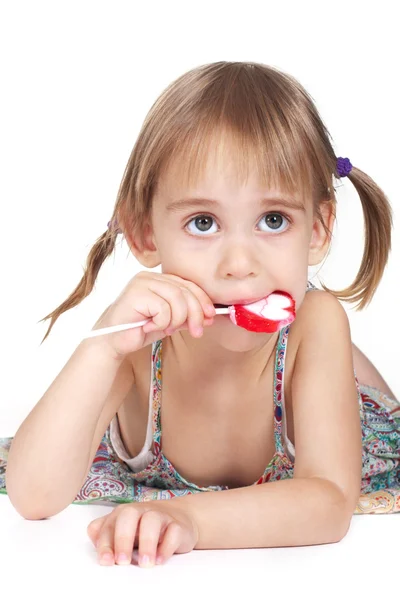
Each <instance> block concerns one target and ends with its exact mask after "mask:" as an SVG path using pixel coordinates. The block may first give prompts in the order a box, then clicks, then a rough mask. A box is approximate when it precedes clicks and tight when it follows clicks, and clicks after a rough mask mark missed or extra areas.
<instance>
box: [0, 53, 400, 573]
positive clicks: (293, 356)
mask: <svg viewBox="0 0 400 600" xmlns="http://www.w3.org/2000/svg"><path fill="white" fill-rule="evenodd" d="M344 176H348V177H349V179H350V180H351V182H352V183H353V184H354V186H355V188H356V189H357V191H358V193H359V196H360V199H361V202H362V207H363V213H364V218H365V227H366V236H365V240H366V241H365V250H364V255H363V259H362V264H361V266H360V269H359V272H358V274H357V276H356V278H355V280H354V282H353V284H352V285H350V286H349V287H347V288H346V289H344V290H341V291H332V290H329V289H328V288H327V287H325V286H324V285H322V287H323V290H318V289H317V288H315V287H314V286H313V285H312V284H311V283H309V282H308V281H307V276H308V267H309V266H312V265H317V264H319V263H320V262H321V261H322V260H323V259H324V257H325V256H326V254H327V252H328V250H329V244H330V242H331V232H332V228H333V225H334V219H335V205H336V198H335V192H334V186H333V177H336V178H338V177H344ZM391 218H392V215H391V208H390V205H389V203H388V200H387V199H386V197H385V195H384V193H383V192H382V190H381V189H380V188H379V187H378V186H377V185H376V184H375V183H374V181H372V180H371V178H370V177H369V176H368V175H366V174H365V173H364V172H363V171H361V170H359V169H357V168H355V167H352V165H351V163H350V161H349V160H348V159H347V158H346V159H342V158H337V157H336V156H335V153H334V151H333V148H332V145H331V142H330V139H329V133H328V131H327V129H326V128H325V126H324V124H323V122H322V120H321V118H320V116H319V114H318V112H317V109H316V108H315V106H314V104H313V102H312V100H311V98H310V96H309V95H308V94H307V92H306V91H305V90H304V89H303V87H302V86H301V85H300V84H299V83H298V82H297V81H296V80H295V79H294V78H293V77H291V76H289V75H287V74H285V73H282V72H280V71H278V70H277V69H275V68H272V67H269V66H265V65H262V64H257V63H240V62H217V63H213V64H209V65H204V66H201V67H198V68H195V69H193V70H192V71H190V72H188V73H186V74H185V75H183V76H181V77H180V78H178V79H177V80H176V81H175V82H173V83H172V84H171V85H170V86H169V87H168V88H167V89H166V90H165V91H164V92H163V93H162V95H161V96H160V98H159V99H158V100H157V101H156V102H155V104H154V105H153V107H152V108H151V110H150V112H149V114H148V116H147V118H146V120H145V122H144V125H143V128H142V130H141V132H140V134H139V138H138V140H137V142H136V144H135V147H134V149H133V151H132V154H131V156H130V158H129V161H128V164H127V167H126V170H125V173H124V177H123V180H122V184H121V187H120V190H119V193H118V198H117V201H116V205H115V208H114V214H113V219H112V221H111V222H110V223H109V229H108V230H107V231H106V232H105V233H104V234H103V235H101V236H100V237H99V238H98V240H97V241H96V243H95V244H94V246H93V248H92V250H91V251H90V253H89V256H88V261H87V267H86V271H85V273H84V276H83V278H82V280H81V281H80V283H79V284H78V286H77V287H76V289H75V290H74V291H73V292H72V294H71V295H70V296H69V297H68V298H67V299H66V300H65V301H64V302H63V303H62V304H61V305H60V306H59V307H58V308H57V309H56V310H54V311H53V312H52V313H50V314H49V315H47V317H45V319H43V320H46V319H51V323H50V327H49V329H48V331H47V333H46V335H45V338H44V339H46V337H47V335H48V334H49V332H50V331H51V328H52V327H53V325H54V323H55V321H56V320H57V319H58V317H59V316H60V315H61V314H62V313H63V312H65V311H66V310H68V309H70V308H72V307H74V306H76V305H77V304H79V303H80V302H81V301H82V300H83V299H84V298H85V297H86V296H87V295H88V294H89V293H90V292H91V290H92V289H93V286H94V283H95V280H96V277H97V275H98V272H99V270H100V267H101V265H102V264H103V262H104V260H105V259H106V258H107V257H108V256H109V255H110V254H111V253H112V251H113V249H114V246H115V241H116V238H117V235H118V234H119V233H122V234H123V235H124V236H125V239H126V241H127V243H128V244H129V247H130V250H131V251H132V252H133V254H134V255H135V257H136V258H137V260H138V261H139V262H140V263H141V265H143V267H145V268H146V269H153V268H155V267H157V266H158V265H161V269H162V272H161V273H156V272H151V271H146V270H144V271H141V272H139V273H138V274H137V275H136V276H135V277H133V279H132V280H131V281H130V282H129V283H128V285H127V286H126V288H125V289H124V290H123V292H122V293H121V294H120V295H119V296H118V297H117V299H116V300H115V302H113V303H112V304H111V305H110V306H109V307H107V309H106V310H105V312H104V313H103V314H102V315H101V317H100V318H99V320H98V321H97V323H96V324H95V326H94V329H98V328H103V327H109V326H113V325H117V324H122V323H129V322H135V321H139V320H143V319H145V318H148V319H149V322H148V323H147V324H146V325H144V326H143V327H137V328H134V329H128V330H125V331H120V332H118V333H109V334H105V335H101V336H97V337H93V338H86V339H84V340H82V342H81V343H80V344H79V346H78V347H77V349H76V350H75V352H74V353H73V355H72V356H71V358H70V360H69V361H68V363H67V364H66V365H65V367H64V368H63V370H62V371H61V373H60V374H59V375H58V376H57V378H56V379H55V380H54V382H53V383H52V384H51V386H50V387H49V389H48V390H47V391H46V393H45V394H44V396H43V397H42V398H41V400H40V401H39V402H38V403H37V405H36V406H35V407H34V409H33V410H32V411H31V413H30V414H29V415H28V417H27V418H26V419H25V421H24V422H23V423H22V425H21V426H20V428H19V429H18V431H17V433H16V435H15V437H14V438H13V441H12V444H11V448H10V452H9V455H8V465H7V481H6V483H7V492H8V494H9V497H10V500H11V502H12V504H13V505H14V506H15V508H16V510H17V511H18V512H19V513H20V514H21V515H22V516H24V517H25V518H28V519H41V518H45V517H49V516H51V515H54V514H56V513H57V512H59V511H61V510H63V509H64V508H65V507H66V506H67V505H69V504H70V503H71V502H73V501H74V502H78V503H79V502H93V501H95V500H97V501H98V500H108V501H110V500H111V501H114V502H118V503H120V506H118V507H117V508H115V509H114V510H113V511H112V512H111V513H110V514H108V515H106V516H104V517H101V518H99V519H95V520H94V521H93V522H92V523H90V525H89V527H88V535H89V536H90V539H91V541H92V542H93V544H94V545H95V546H96V548H97V552H98V556H99V559H100V562H101V564H106V565H107V564H108V565H111V564H114V563H115V562H117V564H129V563H130V562H131V557H132V550H133V548H136V547H137V548H138V554H139V564H140V565H143V566H152V565H154V564H155V563H158V564H159V563H162V562H165V561H166V560H167V559H168V558H170V557H171V556H172V555H173V554H174V553H175V552H176V553H183V552H189V551H190V550H192V549H194V548H254V547H272V546H295V545H307V544H323V543H332V542H337V541H339V540H341V539H342V538H343V537H344V536H345V534H346V533H347V531H348V528H349V525H350V522H351V517H352V515H353V514H354V513H355V512H358V513H360V512H378V511H380V512H381V511H382V507H383V510H386V511H387V512H389V511H395V510H400V404H399V402H398V401H397V400H396V399H395V398H394V397H393V393H392V392H391V390H390V389H389V388H388V386H387V385H386V383H385V382H384V381H383V379H382V377H381V376H380V375H379V373H378V372H377V371H376V370H375V368H374V367H373V366H372V365H371V364H370V363H369V361H368V360H367V359H366V358H365V357H364V355H363V354H362V353H361V352H360V351H359V350H358V349H356V348H354V346H352V343H351V338H350V328H349V322H348V318H347V315H346V312H345V310H344V309H343V307H342V305H341V304H340V300H342V301H348V302H350V301H351V302H358V309H362V308H364V307H365V306H366V305H367V304H368V303H369V302H370V301H371V299H372V297H373V295H374V293H375V291H376V288H377V286H378V284H379V282H380V280H381V278H382V274H383V271H384V268H385V265H386V262H387V258H388V253H389V250H390V243H391V226H392V222H391ZM275 290H284V291H286V292H288V293H289V294H291V296H292V297H293V299H294V301H295V303H296V308H297V316H296V319H295V321H294V322H293V323H292V324H291V325H290V326H286V327H284V328H283V329H281V330H280V331H279V332H277V333H272V334H267V333H254V332H250V331H247V330H245V329H243V328H241V327H237V326H235V325H234V324H233V323H232V322H231V321H230V319H229V318H227V317H226V316H221V315H216V314H215V308H214V305H218V304H222V305H230V304H233V303H236V304H239V303H241V304H245V303H248V302H251V301H254V300H257V299H260V298H262V297H265V296H267V295H269V294H270V293H272V292H274V291H275ZM309 292H312V293H309ZM353 367H355V370H354V369H353ZM355 373H357V375H358V377H359V378H360V385H359V383H358V380H357V378H356V377H355ZM161 389H162V403H161ZM161 407H162V408H161ZM78 415H79V416H78ZM71 440H73V444H71ZM10 443H11V440H8V447H9V445H10ZM3 447H4V448H5V449H8V447H7V445H6V443H4V444H3ZM5 462H6V456H4V459H3V470H4V468H5ZM61 465H62V467H61ZM264 483H265V484H266V485H262V484H264ZM200 492H218V493H203V494H202V493H200ZM165 499H169V500H170V501H169V502H165V501H164V500H165Z"/></svg>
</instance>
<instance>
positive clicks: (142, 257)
mask: <svg viewBox="0 0 400 600" xmlns="http://www.w3.org/2000/svg"><path fill="white" fill-rule="evenodd" d="M123 233H124V236H125V239H126V241H127V243H128V245H129V249H130V251H131V252H132V254H133V255H134V256H135V258H136V259H137V260H138V261H139V262H140V264H142V265H143V266H144V267H147V268H148V269H153V268H154V267H158V265H160V264H161V258H160V253H159V251H158V248H157V245H156V242H155V239H154V234H153V230H152V227H151V225H150V224H146V225H145V226H144V227H143V230H142V239H140V236H139V235H138V236H134V235H132V234H131V233H128V232H127V231H126V232H125V231H123Z"/></svg>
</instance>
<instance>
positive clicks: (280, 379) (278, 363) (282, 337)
mask: <svg viewBox="0 0 400 600" xmlns="http://www.w3.org/2000/svg"><path fill="white" fill-rule="evenodd" d="M289 329H290V325H287V326H286V327H283V328H282V329H281V330H280V332H279V337H278V342H277V346H276V354H275V369H274V438H275V451H276V452H279V453H282V454H284V453H285V450H284V446H283V442H282V415H283V410H282V397H283V394H284V383H285V381H284V378H285V356H286V345H287V344H286V342H287V338H288V334H289Z"/></svg>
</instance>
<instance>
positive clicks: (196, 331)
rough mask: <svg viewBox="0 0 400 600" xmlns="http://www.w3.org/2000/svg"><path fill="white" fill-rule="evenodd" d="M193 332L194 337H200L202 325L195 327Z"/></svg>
mask: <svg viewBox="0 0 400 600" xmlns="http://www.w3.org/2000/svg"><path fill="white" fill-rule="evenodd" d="M194 333H195V335H196V337H201V336H202V335H203V328H202V327H196V328H195V330H194Z"/></svg>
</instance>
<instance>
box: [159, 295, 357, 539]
mask: <svg viewBox="0 0 400 600" xmlns="http://www.w3.org/2000/svg"><path fill="white" fill-rule="evenodd" d="M298 319H299V321H298V323H297V327H299V328H300V329H299V333H300V343H299V347H298V350H297V355H296V364H295V367H294V372H293V376H292V383H291V393H292V404H293V418H294V430H295V438H296V442H295V447H296V459H295V468H294V474H293V479H286V480H281V481H275V482H269V483H264V484H262V485H254V486H246V487H244V488H238V489H232V490H224V491H221V492H207V493H201V494H195V495H188V496H183V497H180V498H173V499H172V500H170V502H172V503H176V506H177V507H178V506H180V507H181V508H185V509H186V510H188V511H189V512H190V513H191V514H192V515H193V517H194V520H195V522H196V523H197V525H198V529H199V540H198V543H197V544H196V546H195V547H196V548H203V549H204V548H256V547H259V548H260V547H264V548H265V547H275V546H303V545H308V544H325V543H332V542H337V541H339V540H340V539H342V538H343V537H344V535H345V534H346V533H347V531H348V528H349V525H350V521H351V517H352V515H353V513H354V510H355V507H356V505H357V501H358V498H359V495H360V486H361V470H362V462H361V455H362V454H361V453H362V441H361V425H360V416H359V408H358V401H357V390H356V384H355V380H354V372H353V363H352V348H351V339H350V330H349V323H348V318H347V315H346V312H345V311H344V309H343V308H342V306H341V304H340V303H339V302H338V300H336V298H334V297H333V296H331V295H330V294H328V293H326V292H317V291H313V292H310V293H309V294H307V296H306V298H305V299H304V302H303V305H302V306H301V310H299V313H298ZM292 327H293V326H292ZM303 332H304V333H303Z"/></svg>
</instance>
